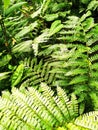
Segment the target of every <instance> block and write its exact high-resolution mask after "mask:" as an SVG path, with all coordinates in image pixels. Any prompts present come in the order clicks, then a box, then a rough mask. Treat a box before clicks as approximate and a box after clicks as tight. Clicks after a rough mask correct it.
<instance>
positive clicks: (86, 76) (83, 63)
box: [0, 0, 98, 127]
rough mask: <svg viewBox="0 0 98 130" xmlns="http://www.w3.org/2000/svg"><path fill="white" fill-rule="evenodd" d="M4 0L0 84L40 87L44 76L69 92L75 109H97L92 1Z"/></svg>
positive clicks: (96, 27) (97, 7)
mask: <svg viewBox="0 0 98 130" xmlns="http://www.w3.org/2000/svg"><path fill="white" fill-rule="evenodd" d="M5 3H6V1H4V8H3V1H2V4H1V5H0V6H1V7H0V25H1V26H0V46H1V47H0V90H2V89H9V90H10V89H12V87H20V86H21V87H23V88H25V87H27V86H29V87H36V88H37V89H40V83H41V82H46V83H47V84H48V85H49V86H51V87H52V89H54V90H55V87H56V86H61V87H62V88H64V90H66V92H67V93H68V94H69V95H71V94H72V93H75V94H76V96H77V99H78V102H79V109H78V111H79V114H82V113H83V112H84V111H85V112H89V111H90V110H96V109H98V102H97V100H98V96H97V95H98V74H97V73H98V69H97V68H98V54H97V53H98V45H97V42H98V21H97V17H96V14H97V12H98V1H97V0H92V1H89V0H80V1H77V0H72V1H71V0H67V1H64V0H35V1H34V0H31V1H27V2H26V0H17V1H16V0H13V1H12V2H10V4H9V2H8V3H6V5H5ZM55 93H56V90H55ZM73 127H74V126H73Z"/></svg>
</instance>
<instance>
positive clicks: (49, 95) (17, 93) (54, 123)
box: [0, 83, 98, 130]
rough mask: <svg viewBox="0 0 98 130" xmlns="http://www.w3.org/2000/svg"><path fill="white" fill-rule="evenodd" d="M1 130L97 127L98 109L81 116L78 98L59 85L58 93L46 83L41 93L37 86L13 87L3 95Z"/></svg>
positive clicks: (0, 117) (0, 101)
mask: <svg viewBox="0 0 98 130" xmlns="http://www.w3.org/2000/svg"><path fill="white" fill-rule="evenodd" d="M0 103H1V104H0V129H1V130H11V129H12V130H16V129H18V130H42V129H43V130H52V129H55V130H59V129H63V130H66V129H69V130H72V129H76V130H80V129H81V130H82V129H83V130H90V129H92V130H97V129H98V117H97V115H98V112H97V111H95V112H90V113H87V114H84V115H83V116H82V115H81V116H80V117H78V118H77V116H78V104H77V100H76V97H75V96H74V95H72V98H71V100H69V98H68V96H67V95H66V93H65V91H64V90H63V89H61V88H60V87H57V94H55V93H54V92H53V91H52V90H51V89H50V88H49V87H48V86H47V85H46V84H44V83H42V85H41V92H39V91H38V90H36V89H35V88H31V87H29V88H28V89H25V88H20V90H18V89H16V88H13V89H12V94H10V93H9V92H7V91H5V92H3V94H2V97H0Z"/></svg>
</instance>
